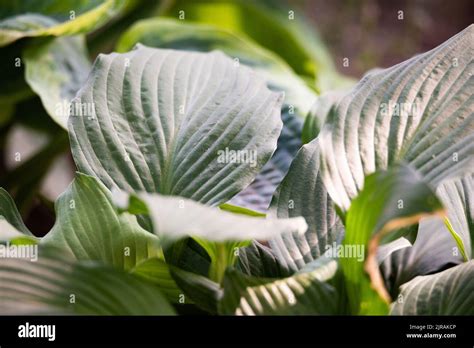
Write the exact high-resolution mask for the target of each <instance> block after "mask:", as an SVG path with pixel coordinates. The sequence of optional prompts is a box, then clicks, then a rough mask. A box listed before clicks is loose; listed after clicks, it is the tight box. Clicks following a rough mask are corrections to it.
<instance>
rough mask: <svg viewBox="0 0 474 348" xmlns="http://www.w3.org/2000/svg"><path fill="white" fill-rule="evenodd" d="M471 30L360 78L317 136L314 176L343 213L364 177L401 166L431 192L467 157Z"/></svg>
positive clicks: (473, 124)
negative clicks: (318, 172) (317, 170)
mask: <svg viewBox="0 0 474 348" xmlns="http://www.w3.org/2000/svg"><path fill="white" fill-rule="evenodd" d="M473 42H474V26H473V25H471V26H470V27H468V28H467V29H465V30H464V31H462V32H461V33H459V34H457V35H456V36H454V37H452V38H451V39H449V40H448V41H446V42H445V43H443V44H441V45H440V46H439V47H437V48H435V49H433V50H431V51H429V52H426V53H424V54H420V55H418V56H415V57H413V58H412V59H409V60H407V61H405V62H403V63H400V64H398V65H396V66H394V67H392V68H389V69H385V70H376V71H373V72H371V73H369V74H367V75H366V76H365V77H364V78H363V79H362V80H361V81H360V82H359V83H358V84H357V85H356V86H355V87H354V88H353V89H352V91H351V92H350V93H348V94H347V95H346V96H345V97H343V98H342V99H341V100H340V101H339V102H338V103H337V105H336V106H335V107H333V108H332V110H331V112H330V115H329V118H328V121H327V123H326V125H325V126H324V127H323V130H322V131H321V134H320V137H319V142H320V145H321V153H322V168H321V170H322V178H323V181H324V184H325V186H326V189H327V190H328V192H329V194H330V196H331V198H332V199H333V200H334V202H335V203H336V204H337V205H338V206H339V207H341V209H343V210H347V209H348V208H349V205H350V201H351V199H352V198H353V197H355V196H357V194H358V192H359V191H360V190H361V189H362V186H363V182H364V177H365V176H366V175H368V174H370V173H372V172H374V171H376V170H377V169H385V168H387V167H388V166H389V165H391V164H394V163H397V162H400V161H405V162H407V163H409V164H410V165H412V166H413V167H414V168H416V169H417V170H418V171H420V173H421V174H422V175H423V177H424V178H425V179H426V180H427V182H428V183H430V184H431V185H433V186H434V187H436V186H438V185H439V184H440V183H441V182H442V181H443V180H445V179H447V178H449V177H453V176H462V175H463V173H466V171H468V170H469V169H470V168H472V165H473V160H474V113H473V112H472V109H473V103H474V96H473V90H474V76H472V73H471V72H472V67H473V64H474V63H473V58H472V57H473V56H474V55H473V51H474V47H473Z"/></svg>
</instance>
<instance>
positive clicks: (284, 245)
mask: <svg viewBox="0 0 474 348" xmlns="http://www.w3.org/2000/svg"><path fill="white" fill-rule="evenodd" d="M319 165H320V154H319V144H318V143H317V142H311V143H310V144H307V145H304V146H303V147H302V148H301V150H300V151H299V152H298V154H297V156H296V158H295V160H294V161H293V163H292V164H291V167H290V170H289V172H288V174H287V175H286V177H285V179H284V180H283V182H282V183H281V185H280V186H279V187H278V189H277V191H276V193H275V195H274V197H273V200H272V204H271V208H270V213H269V215H270V216H276V217H278V218H289V217H296V216H303V217H304V218H305V219H306V222H307V223H308V230H307V231H306V233H305V234H304V235H296V234H294V233H292V234H282V235H278V236H276V237H275V238H273V239H272V240H270V246H271V248H272V250H273V251H274V252H275V254H276V256H277V258H278V260H279V262H280V263H281V265H282V266H283V267H284V268H285V269H287V270H288V271H292V272H294V271H297V270H299V269H301V268H302V267H304V265H305V264H307V263H309V262H311V261H313V260H315V259H317V258H319V257H320V256H322V255H323V254H324V253H325V251H326V250H328V248H329V247H333V246H334V244H337V243H340V242H341V240H342V235H343V226H342V224H341V222H340V220H339V218H338V217H337V214H336V211H335V209H334V206H333V203H332V201H331V198H330V197H329V196H328V194H327V192H326V190H325V188H324V185H323V183H322V181H321V176H320V171H319Z"/></svg>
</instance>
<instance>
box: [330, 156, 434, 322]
mask: <svg viewBox="0 0 474 348" xmlns="http://www.w3.org/2000/svg"><path fill="white" fill-rule="evenodd" d="M442 209H443V208H442V204H441V202H440V201H439V199H438V198H437V197H436V195H435V193H434V192H433V191H432V190H431V188H430V187H429V186H428V184H426V183H425V182H424V181H423V180H422V178H421V175H420V174H419V173H418V172H416V171H414V170H413V169H412V168H410V167H409V166H405V165H397V166H393V167H391V168H390V169H389V170H387V171H377V172H376V173H374V174H371V175H369V176H367V178H366V179H365V183H364V188H363V190H362V191H361V193H360V194H359V196H357V198H355V199H354V200H353V201H352V204H351V206H350V209H349V211H348V213H347V218H346V221H345V227H346V233H345V237H344V242H343V244H342V246H341V247H342V248H343V249H342V250H343V251H344V254H343V255H342V257H340V259H339V260H340V264H341V266H342V270H343V273H344V277H345V279H346V286H347V293H348V296H349V303H350V308H351V312H352V313H353V314H385V313H386V312H387V311H388V303H389V301H390V295H389V294H388V292H387V290H386V288H385V285H384V283H383V279H382V277H381V274H380V271H379V267H378V263H377V259H376V252H377V247H378V245H379V244H380V243H382V242H384V241H385V242H386V241H390V240H393V239H394V238H395V237H396V236H397V235H398V233H395V232H396V231H398V230H399V229H401V228H403V227H406V226H410V225H413V224H416V223H417V222H418V221H419V220H420V219H421V218H422V217H424V216H430V215H435V214H440V213H441V211H442ZM354 249H355V251H356V252H357V251H359V253H357V254H356V255H354V253H353V250H354ZM360 251H362V255H359V254H360Z"/></svg>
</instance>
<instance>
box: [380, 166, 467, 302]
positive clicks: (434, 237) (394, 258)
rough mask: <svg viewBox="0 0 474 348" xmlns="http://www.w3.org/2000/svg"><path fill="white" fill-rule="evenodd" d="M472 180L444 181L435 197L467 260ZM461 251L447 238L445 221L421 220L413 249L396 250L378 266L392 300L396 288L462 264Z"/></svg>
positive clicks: (447, 231)
mask: <svg viewBox="0 0 474 348" xmlns="http://www.w3.org/2000/svg"><path fill="white" fill-rule="evenodd" d="M472 185H473V176H472V174H470V175H468V176H466V177H464V178H461V179H454V180H448V181H445V182H444V183H443V184H441V185H440V186H439V187H438V189H437V191H436V193H437V196H438V197H439V198H440V199H441V201H442V202H443V205H444V206H445V207H446V210H447V219H449V221H450V223H451V225H452V226H453V230H454V231H455V232H456V233H457V234H459V238H460V240H461V243H462V244H463V245H464V246H465V254H466V257H468V258H472V247H471V245H472V234H473V233H474V232H473V230H474V229H473V225H472V221H473V217H474V213H473V207H474V202H473V189H472ZM463 259H464V256H463V251H462V250H461V247H460V246H459V245H458V243H456V240H455V239H454V238H453V236H452V235H451V234H450V232H449V230H448V228H447V227H446V224H445V222H444V221H442V220H441V219H438V218H428V219H422V220H421V221H420V224H419V228H418V236H417V238H416V241H415V243H414V245H413V247H406V248H403V249H401V250H397V251H395V252H393V253H392V254H391V255H389V256H388V257H387V258H386V259H385V260H380V261H383V262H382V264H381V271H382V273H383V276H384V278H385V284H386V285H387V288H388V289H389V290H390V293H391V295H392V297H396V296H397V295H398V290H399V287H400V286H401V285H402V284H404V283H406V282H408V281H409V280H411V279H413V278H414V277H416V276H419V275H427V274H432V273H436V272H439V271H441V270H443V269H446V268H449V267H452V266H453V265H456V264H459V263H461V262H463Z"/></svg>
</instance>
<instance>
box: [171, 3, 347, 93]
mask: <svg viewBox="0 0 474 348" xmlns="http://www.w3.org/2000/svg"><path fill="white" fill-rule="evenodd" d="M267 5H270V6H267ZM290 11H291V12H292V13H293V15H294V17H292V16H291V15H290ZM167 14H168V15H169V16H172V17H174V18H178V19H181V20H182V19H185V20H186V21H194V22H199V23H204V24H209V25H213V26H217V27H220V28H222V29H224V30H227V31H229V32H231V33H234V34H237V35H239V36H243V37H250V38H252V39H253V40H254V41H255V42H257V43H258V44H260V45H261V46H262V47H265V48H267V49H268V50H270V51H273V52H275V53H276V54H278V55H279V56H280V57H282V58H283V59H284V60H285V61H286V62H287V63H288V64H289V65H290V66H291V67H292V68H293V70H294V71H296V73H298V74H299V75H302V76H303V77H304V78H305V79H308V80H309V81H311V84H312V85H313V86H314V87H316V88H318V89H322V90H326V89H328V88H334V87H335V86H337V85H341V84H342V85H344V83H347V82H346V80H344V79H343V78H341V76H339V75H338V74H337V73H336V70H335V68H334V64H333V62H332V60H331V57H330V55H329V53H328V52H327V51H326V48H325V46H324V44H323V43H322V41H321V40H320V38H319V36H318V35H317V33H316V30H315V29H314V28H313V27H310V26H309V25H307V23H306V18H305V17H304V15H303V14H301V13H298V12H297V11H296V10H295V8H294V7H293V6H291V7H290V6H286V5H284V4H277V3H275V2H272V3H270V2H267V3H266V4H265V3H263V2H260V1H259V2H257V1H246V0H235V1H231V0H217V1H216V0H197V1H192V2H190V1H186V0H178V1H175V2H174V4H173V6H172V7H171V9H169V11H168V13H167ZM183 16H184V18H183Z"/></svg>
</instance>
